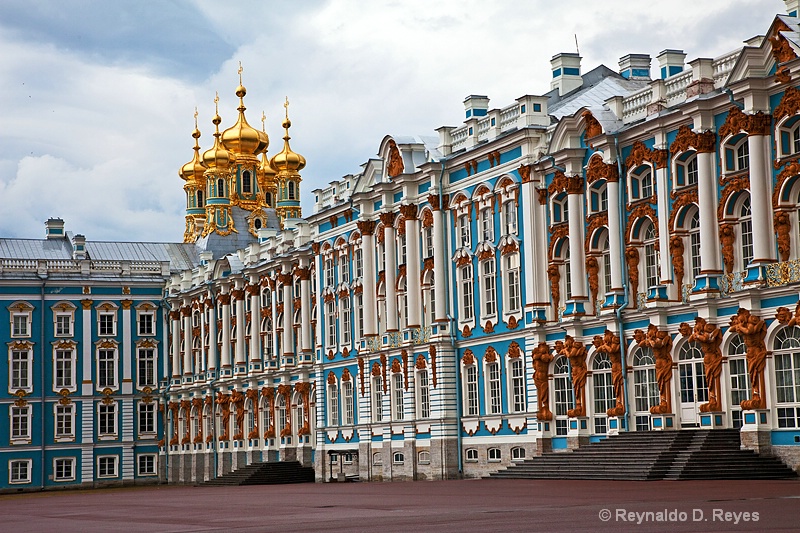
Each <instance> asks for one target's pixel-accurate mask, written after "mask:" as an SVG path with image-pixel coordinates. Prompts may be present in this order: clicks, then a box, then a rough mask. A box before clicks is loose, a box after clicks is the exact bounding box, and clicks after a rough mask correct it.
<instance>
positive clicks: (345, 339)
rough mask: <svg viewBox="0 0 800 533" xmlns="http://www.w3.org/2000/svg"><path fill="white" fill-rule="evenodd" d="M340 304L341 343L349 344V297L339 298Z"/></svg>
mask: <svg viewBox="0 0 800 533" xmlns="http://www.w3.org/2000/svg"><path fill="white" fill-rule="evenodd" d="M341 304H342V344H350V327H351V320H350V318H351V317H350V298H349V297H347V296H345V297H344V298H342V300H341Z"/></svg>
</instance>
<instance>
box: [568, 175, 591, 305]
mask: <svg viewBox="0 0 800 533" xmlns="http://www.w3.org/2000/svg"><path fill="white" fill-rule="evenodd" d="M573 180H580V182H581V183H583V179H582V178H580V177H572V178H570V182H572V181H573ZM581 188H582V187H581ZM575 189H577V187H576V188H575ZM567 193H568V195H567V202H569V269H570V275H571V276H570V277H571V279H572V287H570V293H571V296H570V298H569V299H570V300H586V299H587V297H586V258H585V254H584V250H583V241H584V223H585V222H586V221H585V219H584V216H583V195H582V194H580V193H578V192H574V190H573V191H570V190H568V191H567Z"/></svg>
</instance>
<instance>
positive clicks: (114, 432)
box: [97, 400, 119, 440]
mask: <svg viewBox="0 0 800 533" xmlns="http://www.w3.org/2000/svg"><path fill="white" fill-rule="evenodd" d="M118 412H119V410H118V409H117V402H115V401H113V400H112V401H110V402H105V400H104V401H101V402H98V403H97V438H98V440H108V439H116V438H117V436H118V435H119V416H118ZM109 423H110V427H109Z"/></svg>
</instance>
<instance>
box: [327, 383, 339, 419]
mask: <svg viewBox="0 0 800 533" xmlns="http://www.w3.org/2000/svg"><path fill="white" fill-rule="evenodd" d="M328 425H329V426H338V425H339V387H338V386H337V385H336V384H335V383H331V384H329V385H328Z"/></svg>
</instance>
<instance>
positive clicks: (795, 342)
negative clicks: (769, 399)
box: [772, 326, 800, 428]
mask: <svg viewBox="0 0 800 533" xmlns="http://www.w3.org/2000/svg"><path fill="white" fill-rule="evenodd" d="M772 348H773V359H774V361H775V404H776V405H775V408H776V412H777V415H778V427H779V428H796V427H800V327H797V326H792V327H786V328H783V329H781V330H780V331H778V333H777V334H776V335H775V341H774V343H773V347H772Z"/></svg>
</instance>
